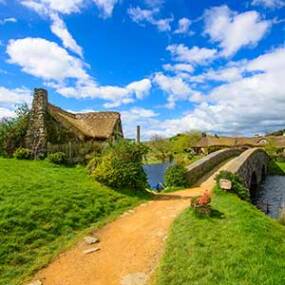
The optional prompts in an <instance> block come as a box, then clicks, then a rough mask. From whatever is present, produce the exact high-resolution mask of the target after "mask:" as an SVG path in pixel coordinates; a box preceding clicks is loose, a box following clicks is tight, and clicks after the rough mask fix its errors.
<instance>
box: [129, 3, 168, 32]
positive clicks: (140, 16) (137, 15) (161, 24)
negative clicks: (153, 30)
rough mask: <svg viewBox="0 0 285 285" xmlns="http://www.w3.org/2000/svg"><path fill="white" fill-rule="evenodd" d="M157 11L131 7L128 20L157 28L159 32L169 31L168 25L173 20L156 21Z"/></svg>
mask: <svg viewBox="0 0 285 285" xmlns="http://www.w3.org/2000/svg"><path fill="white" fill-rule="evenodd" d="M158 12H159V9H157V8H155V9H151V10H149V9H141V8H140V7H131V8H129V9H128V14H129V16H130V18H131V19H132V20H133V21H134V22H135V23H138V24H144V23H150V24H152V25H154V26H156V27H157V29H158V30H159V31H160V32H169V31H171V26H170V23H171V22H172V21H173V18H164V19H158V18H157V14H158Z"/></svg>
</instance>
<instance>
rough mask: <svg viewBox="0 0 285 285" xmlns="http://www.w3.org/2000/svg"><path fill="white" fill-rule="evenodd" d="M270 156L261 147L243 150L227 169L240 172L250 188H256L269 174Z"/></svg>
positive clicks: (236, 172)
mask: <svg viewBox="0 0 285 285" xmlns="http://www.w3.org/2000/svg"><path fill="white" fill-rule="evenodd" d="M268 163H269V156H268V155H267V153H266V152H265V151H264V150H263V149H260V148H253V149H249V150H247V151H245V152H243V153H242V154H241V155H240V156H238V157H237V158H235V159H233V160H232V163H231V164H230V165H229V166H228V168H227V169H226V170H227V171H230V172H232V173H234V174H238V175H239V176H240V177H241V178H242V179H243V181H244V183H245V186H246V187H247V188H249V189H253V188H255V187H256V186H257V185H258V184H260V183H261V181H262V180H263V179H264V178H265V176H266V175H267V170H268Z"/></svg>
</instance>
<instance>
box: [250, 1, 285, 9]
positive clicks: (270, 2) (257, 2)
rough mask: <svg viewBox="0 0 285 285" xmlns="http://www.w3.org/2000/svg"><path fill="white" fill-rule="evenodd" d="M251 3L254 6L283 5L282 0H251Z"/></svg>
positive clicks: (278, 6) (277, 6)
mask: <svg viewBox="0 0 285 285" xmlns="http://www.w3.org/2000/svg"><path fill="white" fill-rule="evenodd" d="M252 5H254V6H263V7H268V8H271V9H273V8H282V7H285V1H284V0H253V1H252Z"/></svg>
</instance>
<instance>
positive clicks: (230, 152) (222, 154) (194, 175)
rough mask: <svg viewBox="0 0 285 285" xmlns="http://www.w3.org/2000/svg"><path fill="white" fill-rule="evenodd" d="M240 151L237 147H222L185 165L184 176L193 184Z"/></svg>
mask: <svg viewBox="0 0 285 285" xmlns="http://www.w3.org/2000/svg"><path fill="white" fill-rule="evenodd" d="M241 152H242V150H241V149H238V148H229V149H222V150H219V151H215V152H212V153H211V154H209V155H207V156H205V157H204V158H202V159H200V160H197V161H195V162H193V163H192V164H190V165H189V166H188V167H187V173H186V177H187V180H188V182H189V184H190V185H193V184H194V183H196V182H197V181H198V180H199V179H200V178H201V177H203V176H204V175H205V174H207V173H208V172H209V171H211V170H213V168H214V167H216V166H217V165H219V164H220V163H222V162H223V161H226V160H227V159H229V158H231V157H235V156H238V155H240V154H241Z"/></svg>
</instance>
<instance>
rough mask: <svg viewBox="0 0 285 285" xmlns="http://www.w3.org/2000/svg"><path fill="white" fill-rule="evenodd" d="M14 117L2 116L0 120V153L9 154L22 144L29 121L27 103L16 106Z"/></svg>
mask: <svg viewBox="0 0 285 285" xmlns="http://www.w3.org/2000/svg"><path fill="white" fill-rule="evenodd" d="M15 114H16V116H15V117H14V118H4V119H2V120H1V122H0V155H3V156H11V155H13V153H14V151H15V150H16V149H17V148H19V147H22V146H23V145H24V138H25V135H26V132H27V129H28V123H29V108H28V105H27V104H23V105H20V106H18V107H17V109H16V111H15Z"/></svg>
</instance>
